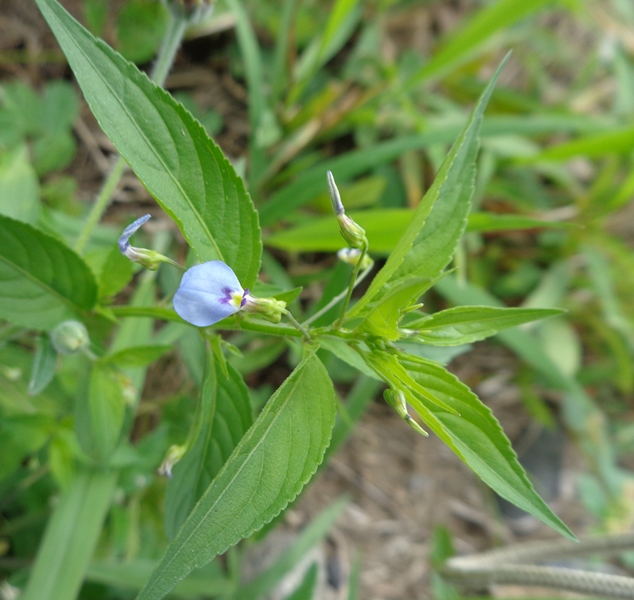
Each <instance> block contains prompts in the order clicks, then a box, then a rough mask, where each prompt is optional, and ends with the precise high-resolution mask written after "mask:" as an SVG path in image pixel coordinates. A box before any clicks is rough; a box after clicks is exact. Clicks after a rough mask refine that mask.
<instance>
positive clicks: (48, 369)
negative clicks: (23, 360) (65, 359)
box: [29, 334, 57, 396]
mask: <svg viewBox="0 0 634 600" xmlns="http://www.w3.org/2000/svg"><path fill="white" fill-rule="evenodd" d="M56 366H57V352H55V348H53V344H52V343H51V338H50V337H49V336H48V335H47V334H42V335H40V337H39V338H38V339H37V349H36V350H35V357H34V358H33V369H32V371H31V378H30V379H29V396H35V395H37V394H39V393H40V392H41V391H42V390H44V389H45V388H46V386H47V385H48V384H49V383H50V382H51V380H52V379H53V377H55V368H56Z"/></svg>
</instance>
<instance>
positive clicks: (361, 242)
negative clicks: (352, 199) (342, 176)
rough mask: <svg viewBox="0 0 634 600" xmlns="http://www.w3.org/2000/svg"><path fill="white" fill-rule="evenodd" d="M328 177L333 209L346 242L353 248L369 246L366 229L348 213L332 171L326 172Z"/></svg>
mask: <svg viewBox="0 0 634 600" xmlns="http://www.w3.org/2000/svg"><path fill="white" fill-rule="evenodd" d="M326 177H327V179H328V191H329V193H330V201H331V202H332V209H333V210H334V211H335V215H336V216H337V221H339V229H340V230H341V235H343V237H344V239H345V240H346V242H348V245H349V246H351V247H352V248H363V247H365V248H367V246H368V240H367V238H366V236H365V230H364V229H363V227H361V226H360V225H358V224H357V223H355V222H354V221H353V220H352V219H351V218H350V217H349V216H348V215H346V211H345V208H344V206H343V202H341V195H340V194H339V189H338V188H337V184H336V183H335V178H334V177H333V175H332V173H331V172H330V171H328V172H327V173H326Z"/></svg>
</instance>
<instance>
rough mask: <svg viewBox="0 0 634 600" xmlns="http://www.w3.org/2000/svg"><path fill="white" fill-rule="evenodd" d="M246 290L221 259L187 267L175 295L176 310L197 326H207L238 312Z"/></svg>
mask: <svg viewBox="0 0 634 600" xmlns="http://www.w3.org/2000/svg"><path fill="white" fill-rule="evenodd" d="M247 293H248V292H245V291H244V290H243V289H242V286H241V285H240V282H239V281H238V278H237V277H236V274H235V273H234V272H233V270H232V269H231V267H229V266H227V265H226V264H225V263H223V262H222V261H221V260H212V261H209V262H206V263H203V264H202V265H196V266H195V267H192V268H191V269H188V270H187V271H186V272H185V274H184V275H183V279H182V280H181V284H180V287H179V288H178V290H177V291H176V294H175V295H174V310H175V311H176V312H177V313H178V315H179V316H180V317H181V318H182V319H184V320H185V321H187V322H188V323H191V324H192V325H196V327H208V326H209V325H213V324H214V323H217V322H218V321H221V320H222V319H224V318H226V317H228V316H230V315H233V314H234V313H237V312H238V311H239V310H240V308H242V306H244V303H245V296H246V294H247Z"/></svg>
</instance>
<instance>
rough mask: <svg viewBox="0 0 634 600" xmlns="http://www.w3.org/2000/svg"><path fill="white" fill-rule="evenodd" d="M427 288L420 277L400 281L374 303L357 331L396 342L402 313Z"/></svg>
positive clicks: (424, 281)
mask: <svg viewBox="0 0 634 600" xmlns="http://www.w3.org/2000/svg"><path fill="white" fill-rule="evenodd" d="M428 287H429V281H428V280H427V279H422V278H420V277H414V278H411V279H407V280H405V281H402V282H401V283H400V284H399V285H397V286H395V287H394V289H392V290H391V291H389V292H388V293H387V294H386V295H385V296H384V297H383V298H381V300H379V301H378V302H377V303H376V305H375V306H374V307H373V308H372V310H371V311H370V312H369V313H368V315H367V316H366V317H365V319H364V320H363V321H361V323H360V324H359V326H358V327H357V330H359V331H365V332H367V333H370V334H372V335H378V336H381V337H384V338H386V339H388V340H392V341H394V340H398V339H399V337H401V336H400V335H399V332H398V322H399V320H400V318H401V316H402V314H403V311H404V310H406V309H408V308H409V307H410V306H411V305H412V303H413V302H415V301H416V300H417V299H418V298H420V297H421V296H422V294H423V293H424V292H425V290H426V289H427V288H428Z"/></svg>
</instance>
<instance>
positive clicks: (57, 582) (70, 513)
mask: <svg viewBox="0 0 634 600" xmlns="http://www.w3.org/2000/svg"><path fill="white" fill-rule="evenodd" d="M116 482H117V472H116V471H98V470H88V469H86V468H79V472H78V473H77V475H76V476H75V478H74V479H73V480H72V482H71V483H70V485H69V486H68V488H67V489H66V490H65V491H64V493H63V494H62V496H61V497H60V498H59V502H57V503H56V505H55V510H54V512H53V515H52V517H51V520H50V521H49V523H48V525H47V527H46V533H45V534H44V540H43V542H42V544H41V545H40V547H39V549H38V553H37V556H36V559H35V565H34V567H33V570H32V571H31V577H30V578H29V582H28V585H27V587H26V589H25V590H24V591H23V592H22V595H21V596H20V598H21V599H22V600H74V599H75V598H77V595H78V593H79V589H80V587H81V584H82V581H83V578H84V573H85V572H86V569H87V568H88V564H89V562H90V559H91V558H92V554H93V551H94V549H95V546H96V545H97V540H98V539H99V534H100V533H101V530H102V525H103V520H104V518H105V516H106V513H107V511H108V508H109V507H110V501H111V499H112V494H113V493H114V490H115V486H116Z"/></svg>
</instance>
